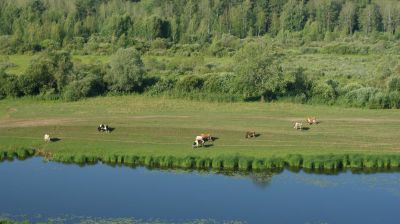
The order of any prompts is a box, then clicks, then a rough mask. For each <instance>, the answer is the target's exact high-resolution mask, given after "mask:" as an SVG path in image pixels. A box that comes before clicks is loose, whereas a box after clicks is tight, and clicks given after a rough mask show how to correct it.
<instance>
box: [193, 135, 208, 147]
mask: <svg viewBox="0 0 400 224" xmlns="http://www.w3.org/2000/svg"><path fill="white" fill-rule="evenodd" d="M204 143H205V141H204V140H203V137H202V136H196V139H195V140H194V142H193V145H195V146H196V148H198V147H200V146H204Z"/></svg>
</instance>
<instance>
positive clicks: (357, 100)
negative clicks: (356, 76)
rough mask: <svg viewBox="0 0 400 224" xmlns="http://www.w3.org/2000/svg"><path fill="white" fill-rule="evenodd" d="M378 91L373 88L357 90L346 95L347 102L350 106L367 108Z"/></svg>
mask: <svg viewBox="0 0 400 224" xmlns="http://www.w3.org/2000/svg"><path fill="white" fill-rule="evenodd" d="M377 91H378V90H377V89H375V88H372V87H364V88H360V89H356V90H353V91H350V92H348V93H347V94H346V95H345V101H346V103H347V104H348V105H350V106H355V107H365V106H366V105H367V104H368V102H369V100H370V99H371V98H372V97H373V96H374V94H375V93H376V92H377Z"/></svg>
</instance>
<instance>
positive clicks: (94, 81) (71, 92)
mask: <svg viewBox="0 0 400 224" xmlns="http://www.w3.org/2000/svg"><path fill="white" fill-rule="evenodd" d="M103 92H104V84H103V82H102V80H101V79H100V78H99V77H95V76H93V75H90V76H88V77H85V78H84V79H82V80H77V81H73V82H71V83H70V84H69V85H68V86H66V88H65V90H64V99H66V100H68V101H76V100H79V99H82V98H85V97H91V96H97V95H100V94H102V93H103Z"/></svg>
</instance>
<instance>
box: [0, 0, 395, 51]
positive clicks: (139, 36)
mask: <svg viewBox="0 0 400 224" xmlns="http://www.w3.org/2000/svg"><path fill="white" fill-rule="evenodd" d="M285 32H299V33H301V34H302V35H304V36H306V37H307V39H308V40H311V41H312V40H324V39H326V38H329V37H330V36H331V34H332V33H337V34H341V35H353V34H355V33H361V34H364V35H370V34H373V33H380V34H384V35H388V36H390V37H392V38H399V37H400V2H399V1H397V0H187V1H186V0H185V1H183V0H71V1H64V0H2V1H0V49H2V50H3V51H4V52H9V53H15V52H25V51H40V50H41V49H43V48H79V47H81V46H82V45H83V44H85V43H88V42H91V43H93V44H95V43H103V44H104V45H107V44H108V45H112V46H118V48H119V47H126V46H130V45H133V44H135V43H136V42H137V41H138V40H143V41H151V40H154V39H156V38H165V39H168V40H169V41H171V42H173V43H209V42H211V41H212V40H213V38H218V37H220V36H221V35H223V34H230V35H233V36H236V37H238V38H245V37H250V36H261V35H265V34H270V35H272V36H275V35H279V34H280V33H285ZM116 49H117V48H116Z"/></svg>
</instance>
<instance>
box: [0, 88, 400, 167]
mask: <svg viewBox="0 0 400 224" xmlns="http://www.w3.org/2000/svg"><path fill="white" fill-rule="evenodd" d="M398 114H399V112H398V111H397V110H366V109H352V108H340V107H329V106H310V105H300V104H290V103H209V102H197V101H185V100H176V99H170V98H158V99H156V98H150V97H146V96H118V97H98V98H92V99H86V100H82V101H79V102H62V101H40V100H34V99H19V100H2V101H0V159H7V158H11V157H15V156H17V157H20V158H23V157H27V156H31V155H33V154H35V153H39V154H40V155H42V156H45V157H47V158H49V159H53V160H56V161H59V162H67V163H95V162H97V161H102V162H104V163H115V164H118V163H120V164H125V165H144V166H152V167H170V168H205V169H207V168H216V169H228V170H229V169H234V170H258V169H270V168H282V167H285V166H289V167H297V168H307V169H316V170H318V169H327V170H332V169H333V170H335V169H343V168H365V167H368V168H390V167H391V168H398V167H399V164H400V153H399V152H400V139H399V138H398V134H399V131H398V127H399V124H400V117H399V116H398ZM307 116H316V117H317V119H318V120H320V121H321V122H320V124H318V125H305V127H306V128H305V130H303V131H299V130H295V129H293V127H292V122H293V121H303V122H304V119H305V118H306V117H307ZM100 123H107V124H109V125H110V126H111V127H112V128H115V129H114V130H113V131H112V132H111V133H99V132H98V131H97V129H96V128H97V126H98V125H99V124H100ZM246 131H255V132H256V133H258V134H260V136H259V137H257V138H254V139H246V138H245V132H246ZM45 133H48V134H50V136H51V137H53V139H56V141H53V142H50V143H45V142H44V141H43V135H44V134H45ZM200 133H210V134H212V135H213V136H215V137H217V139H216V141H214V142H208V143H207V147H204V148H200V149H192V147H191V143H192V142H193V140H194V137H195V136H196V135H199V134H200Z"/></svg>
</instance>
